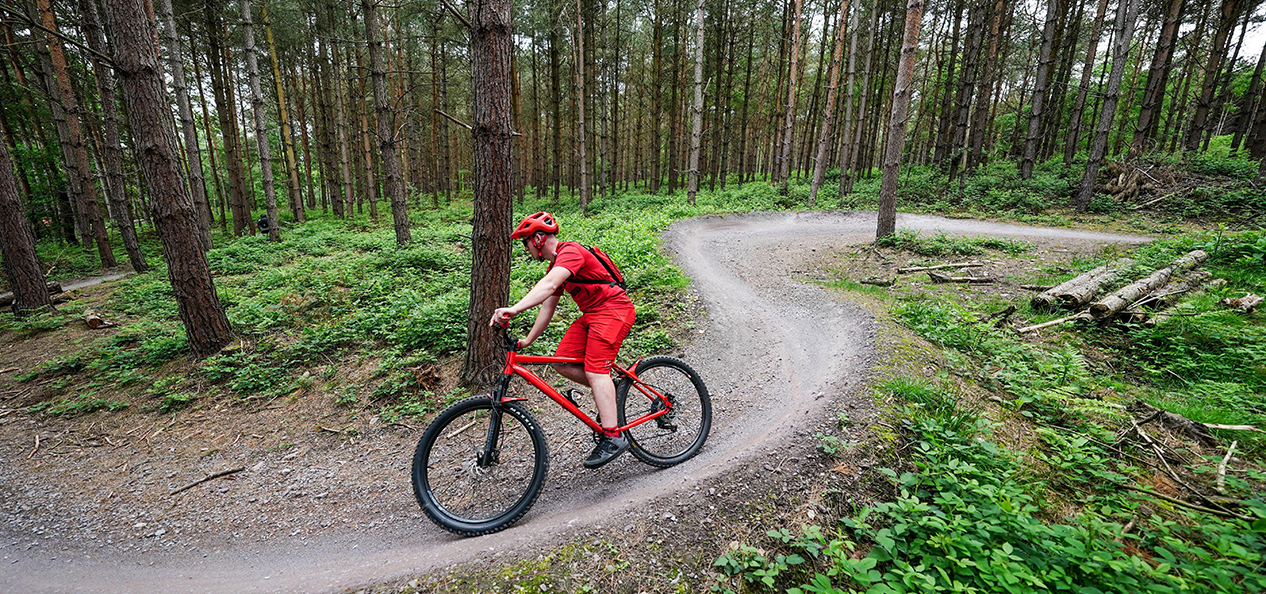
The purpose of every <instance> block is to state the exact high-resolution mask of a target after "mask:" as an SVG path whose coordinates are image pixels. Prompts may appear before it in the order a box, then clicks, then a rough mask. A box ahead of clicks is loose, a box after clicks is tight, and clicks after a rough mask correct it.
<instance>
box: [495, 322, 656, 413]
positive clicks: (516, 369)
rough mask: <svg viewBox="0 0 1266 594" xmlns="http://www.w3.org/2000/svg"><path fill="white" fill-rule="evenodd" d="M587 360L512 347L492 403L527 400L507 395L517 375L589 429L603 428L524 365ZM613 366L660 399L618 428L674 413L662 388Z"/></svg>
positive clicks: (653, 398)
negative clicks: (533, 353)
mask: <svg viewBox="0 0 1266 594" xmlns="http://www.w3.org/2000/svg"><path fill="white" fill-rule="evenodd" d="M511 341H514V342H513V343H512V342H511ZM517 342H518V341H517V340H515V339H513V338H509V337H507V338H506V343H507V346H514V345H517ZM638 361H641V359H638ZM584 362H585V361H584V359H579V358H574V357H543V356H539V355H520V354H519V353H518V352H516V350H515V348H510V349H509V350H508V351H507V352H506V365H505V369H503V370H502V371H501V381H500V382H499V384H498V386H497V392H496V393H495V394H492V395H491V396H492V398H493V402H495V403H497V404H500V403H502V402H514V401H518V400H527V398H517V397H510V396H508V395H507V389H508V388H509V385H510V379H511V378H513V377H514V376H516V375H517V376H519V377H521V378H523V379H525V380H527V382H528V383H530V384H532V385H533V386H535V387H536V389H538V390H540V391H541V392H542V393H544V394H545V395H546V396H548V397H549V399H550V400H553V401H554V402H557V403H558V405H559V406H561V407H563V409H564V410H566V411H567V412H569V413H571V414H572V416H574V417H576V418H577V419H580V422H582V423H584V424H586V425H588V426H589V428H590V429H593V430H594V431H602V425H600V424H598V422H597V421H595V420H593V419H592V418H590V417H589V415H587V414H585V413H584V412H583V411H581V410H580V408H579V407H577V406H576V405H575V404H572V402H571V401H570V400H568V399H567V397H566V396H563V395H562V394H559V393H558V390H555V389H554V386H551V385H549V384H548V383H546V382H545V380H543V379H541V378H540V376H538V375H536V374H535V373H533V372H532V370H531V369H528V368H526V367H524V365H584ZM611 367H612V368H613V369H615V372H616V375H617V376H619V377H626V378H629V379H630V380H632V382H633V386H632V387H634V388H637V390H638V391H639V392H641V393H642V394H643V395H645V396H646V397H647V398H649V399H650V400H658V401H659V402H660V406H656V407H652V412H649V413H647V414H645V415H642V416H640V417H638V418H636V419H633V420H632V421H629V423H628V424H627V425H624V426H621V427H616V430H618V431H626V430H628V429H629V428H632V427H636V426H638V425H641V424H642V423H645V422H647V421H649V420H651V419H654V418H656V417H660V416H663V415H666V414H668V413H669V412H672V409H673V403H672V402H671V401H669V400H668V399H667V398H665V397H664V395H663V394H661V393H660V392H659V390H656V389H655V388H654V387H653V386H650V385H647V384H644V383H642V381H641V380H639V379H638V377H637V375H636V374H634V373H633V372H632V371H630V370H629V369H625V368H623V367H620V365H619V364H617V363H612V365H611ZM632 367H633V368H636V367H637V362H634V363H633V366H632ZM655 409H658V410H655Z"/></svg>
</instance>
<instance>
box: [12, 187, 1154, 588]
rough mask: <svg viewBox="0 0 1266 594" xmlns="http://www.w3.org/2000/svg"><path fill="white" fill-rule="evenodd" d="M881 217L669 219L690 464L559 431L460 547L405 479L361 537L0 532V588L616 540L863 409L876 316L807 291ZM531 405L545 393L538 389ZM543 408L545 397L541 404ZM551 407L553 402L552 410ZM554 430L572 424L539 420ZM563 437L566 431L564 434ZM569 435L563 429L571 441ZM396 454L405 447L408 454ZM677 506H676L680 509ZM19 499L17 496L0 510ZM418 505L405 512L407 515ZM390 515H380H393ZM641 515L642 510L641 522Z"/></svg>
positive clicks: (503, 553)
mask: <svg viewBox="0 0 1266 594" xmlns="http://www.w3.org/2000/svg"><path fill="white" fill-rule="evenodd" d="M875 218H876V217H875V214H874V213H820V212H808V213H772V214H751V215H734V216H725V217H703V218H698V219H692V220H689V221H683V222H681V223H678V224H676V225H674V226H673V227H672V228H671V229H670V230H669V231H668V232H667V233H666V240H667V244H668V246H669V247H670V249H671V250H672V252H673V254H674V255H675V258H676V261H677V263H678V264H679V265H680V266H681V267H682V268H683V269H684V271H685V273H686V275H687V276H689V277H690V278H691V279H693V285H692V287H691V295H692V296H694V297H696V298H697V299H698V302H699V304H700V305H702V307H703V310H704V312H705V315H703V316H701V320H700V323H699V325H698V327H697V328H696V329H695V330H694V331H695V332H696V333H697V334H696V335H695V338H694V339H693V340H692V341H690V343H689V344H687V345H686V346H685V347H683V350H682V351H681V352H679V353H674V354H677V355H679V356H680V357H682V358H683V359H685V360H686V361H688V362H690V363H691V364H692V365H693V366H694V367H695V368H696V369H697V370H698V371H699V372H700V373H701V375H702V376H703V377H704V379H705V380H706V382H707V384H708V388H709V391H710V392H711V395H712V402H713V406H714V413H713V427H712V433H711V436H710V437H709V439H708V442H707V444H706V445H705V446H704V449H703V451H702V452H701V453H700V454H699V455H698V456H696V457H695V458H694V459H692V460H690V461H688V462H686V463H684V464H682V465H679V466H677V467H674V468H669V469H665V470H654V469H651V468H649V467H647V466H644V465H641V464H640V463H638V462H637V461H636V460H635V459H634V458H633V457H632V456H623V457H622V458H621V459H619V460H617V461H615V462H614V463H612V464H610V465H608V466H607V467H605V468H603V469H600V470H599V471H596V472H585V471H582V470H580V468H579V460H580V458H581V457H583V455H584V452H585V451H587V449H588V447H589V444H588V443H585V441H584V439H575V435H577V432H575V431H572V433H571V434H567V433H566V432H565V431H564V430H563V429H558V430H556V431H555V432H552V433H551V435H550V444H549V445H550V452H551V455H552V458H551V465H550V476H549V479H548V482H547V486H546V490H545V491H544V492H543V494H542V495H541V497H540V499H538V501H537V503H536V505H535V507H534V508H533V510H532V511H531V512H529V513H528V515H527V516H525V517H524V518H522V519H521V520H520V521H519V522H518V524H516V525H515V526H514V527H512V528H510V529H508V530H506V531H504V532H501V533H498V534H496V535H492V536H487V537H482V538H457V537H454V536H451V535H449V534H447V533H445V532H442V531H441V530H439V529H438V528H436V527H435V526H434V525H433V524H431V523H430V522H428V521H427V520H426V519H425V518H423V517H422V516H421V514H420V513H416V510H417V507H416V503H414V502H413V499H412V493H411V491H410V487H409V484H408V482H407V481H408V479H407V475H406V476H402V477H401V478H400V480H399V493H398V494H395V493H393V495H392V497H393V499H392V503H391V507H393V510H392V513H394V514H395V515H392V516H390V517H391V518H393V519H390V520H386V519H384V521H383V522H381V523H379V524H378V525H377V526H376V527H373V528H370V529H368V530H364V529H362V530H356V531H350V530H343V531H337V530H333V529H332V530H330V531H329V532H327V533H324V534H321V535H319V538H309V539H308V540H299V539H295V538H288V537H284V536H283V537H277V538H274V539H269V540H262V541H247V542H242V541H235V542H232V543H231V544H230V545H224V544H223V541H221V544H220V545H219V546H204V547H199V548H197V549H196V550H192V551H191V550H181V551H172V552H161V551H160V552H150V553H148V554H145V555H138V554H128V553H125V552H120V551H113V552H110V551H109V550H108V549H106V550H105V552H103V549H91V550H89V549H83V550H76V549H75V548H73V547H63V548H60V549H53V548H50V547H41V546H34V547H33V546H26V547H25V548H24V547H23V546H22V545H23V543H27V542H29V541H35V540H38V539H40V538H42V537H40V536H32V535H30V534H13V533H11V532H10V531H9V529H8V528H7V527H5V526H4V525H0V545H2V546H0V591H3V592H92V593H112V592H129V593H130V592H164V593H168V592H232V593H246V592H334V591H344V590H345V589H347V588H355V587H358V586H362V585H366V584H375V583H381V582H383V581H387V580H393V579H397V578H402V577H407V576H412V575H420V574H425V573H428V572H433V571H436V570H440V569H443V568H445V567H449V566H452V565H455V564H460V563H463V562H469V561H476V560H481V559H485V558H489V559H492V560H496V561H503V560H512V559H515V558H519V557H521V556H528V555H533V556H534V554H535V553H536V552H537V551H539V550H547V549H548V548H549V547H551V546H553V545H555V544H558V543H560V542H564V541H566V540H567V539H569V538H571V537H573V536H574V535H576V534H577V533H578V532H579V531H581V530H585V531H598V532H601V531H618V530H621V529H627V528H629V526H628V523H629V522H630V521H636V520H631V519H630V518H633V517H636V516H637V515H638V513H639V511H644V510H646V509H648V508H650V507H651V504H652V503H653V504H654V505H655V507H656V509H663V508H664V506H665V505H669V504H671V505H692V504H691V503H683V502H686V501H687V498H688V496H689V495H691V494H692V493H694V492H695V490H696V489H698V488H699V486H700V485H702V484H704V482H705V481H706V482H707V483H709V484H711V483H716V482H717V481H722V482H723V481H725V480H726V478H727V477H726V475H727V474H730V473H732V472H733V471H734V469H735V468H736V465H744V464H759V463H760V460H761V459H763V458H764V457H765V456H767V455H768V452H770V451H778V450H779V449H780V448H783V447H785V444H787V443H789V442H790V441H791V440H792V438H793V437H794V436H795V435H796V434H798V433H804V432H808V431H810V430H811V429H812V428H815V427H816V426H817V425H818V424H820V423H821V422H822V421H823V419H824V418H825V414H824V413H825V411H826V410H827V409H826V405H827V404H828V403H833V404H836V405H839V404H847V405H851V406H852V407H854V408H855V409H859V413H860V414H859V415H858V416H859V417H862V418H864V417H865V416H868V413H867V410H868V409H870V408H871V407H872V406H873V405H872V404H871V403H870V401H869V399H868V398H866V397H864V396H862V395H860V394H858V390H857V389H856V388H857V387H858V386H859V385H860V384H861V383H862V381H863V380H864V379H865V377H866V375H867V374H868V372H869V370H870V369H871V368H872V367H873V365H874V363H875V356H876V355H875V350H874V345H875V329H874V322H873V320H872V319H871V317H870V316H869V314H867V313H866V312H865V311H863V310H862V309H861V308H859V307H856V306H853V305H851V304H849V303H847V302H844V301H842V300H840V299H839V297H838V296H836V295H835V294H832V293H831V292H829V291H827V290H824V289H822V288H819V287H818V286H816V285H814V284H811V283H809V282H806V281H805V280H804V277H805V276H806V273H805V272H803V271H804V270H806V268H805V264H804V262H805V261H806V260H811V259H813V258H814V257H816V255H817V254H815V252H817V253H818V254H825V253H826V252H827V251H829V250H832V249H835V248H841V247H843V246H846V245H850V244H856V243H861V242H866V241H870V240H872V239H873V238H874V229H875ZM898 226H899V228H902V229H913V230H918V231H922V232H924V233H930V232H935V231H938V230H939V231H944V232H947V233H951V234H980V235H998V236H1007V237H1015V238H1018V239H1025V238H1045V239H1060V240H1068V241H1076V242H1082V243H1113V242H1119V243H1141V242H1144V241H1147V238H1144V237H1139V236H1126V235H1113V234H1105V233H1092V232H1082V231H1073V230H1067V229H1042V228H1032V227H1023V226H1016V225H1004V224H994V223H982V222H977V221H965V220H951V219H944V218H939V217H930V216H908V215H906V216H901V217H899V219H898ZM538 398H540V397H539V396H538ZM540 399H541V400H544V399H543V398H540ZM542 408H549V409H553V408H556V407H553V406H552V405H551V404H550V403H548V402H544V403H543V406H542ZM538 418H539V419H540V420H541V421H542V423H543V424H544V425H545V426H547V427H555V426H567V427H571V428H572V429H574V426H575V425H577V423H575V421H574V420H566V419H562V418H554V417H549V416H548V414H547V413H542V414H541V415H538ZM569 430H570V429H569ZM569 435H570V436H569ZM399 456H400V458H401V459H402V460H405V459H409V458H410V457H411V456H412V451H411V450H408V451H400V452H399ZM675 498H679V499H678V501H674V499H675ZM6 503H9V504H11V503H12V502H6ZM410 506H412V511H413V512H414V513H412V514H411V515H410V514H408V513H401V512H398V510H403V509H408V508H409V507H410ZM387 517H388V516H387V512H386V511H384V518H387ZM644 518H645V516H643V519H644Z"/></svg>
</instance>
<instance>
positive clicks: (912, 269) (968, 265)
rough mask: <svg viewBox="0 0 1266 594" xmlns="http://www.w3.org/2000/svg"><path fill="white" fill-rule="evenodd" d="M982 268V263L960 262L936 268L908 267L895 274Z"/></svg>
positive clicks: (899, 269)
mask: <svg viewBox="0 0 1266 594" xmlns="http://www.w3.org/2000/svg"><path fill="white" fill-rule="evenodd" d="M980 266H984V263H982V262H960V263H958V264H937V265H936V266H909V267H906V268H898V269H897V272H900V273H901V274H905V273H907V272H926V271H928V270H944V269H946V268H977V267H980Z"/></svg>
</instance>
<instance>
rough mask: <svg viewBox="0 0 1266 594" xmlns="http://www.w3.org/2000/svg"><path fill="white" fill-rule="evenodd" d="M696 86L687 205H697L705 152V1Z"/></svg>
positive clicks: (698, 19) (698, 29)
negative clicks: (700, 164) (701, 164)
mask: <svg viewBox="0 0 1266 594" xmlns="http://www.w3.org/2000/svg"><path fill="white" fill-rule="evenodd" d="M694 62H695V84H694V102H693V103H691V108H690V169H689V174H690V179H689V180H688V181H687V183H686V203H687V204H689V205H691V206H694V205H695V194H696V193H698V192H699V153H700V151H702V150H703V0H698V2H697V3H696V4H695V59H694Z"/></svg>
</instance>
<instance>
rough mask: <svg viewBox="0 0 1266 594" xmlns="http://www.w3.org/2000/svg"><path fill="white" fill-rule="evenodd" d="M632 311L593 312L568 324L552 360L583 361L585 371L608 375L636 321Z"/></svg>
mask: <svg viewBox="0 0 1266 594" xmlns="http://www.w3.org/2000/svg"><path fill="white" fill-rule="evenodd" d="M636 317H637V316H636V314H635V313H634V311H633V308H627V309H611V310H605V311H595V312H592V313H587V314H584V315H582V316H580V319H578V320H576V321H575V322H572V323H571V326H570V327H568V328H567V333H566V334H564V335H563V339H562V340H561V341H559V343H558V350H557V351H555V352H554V356H555V357H575V358H581V357H583V358H584V359H585V371H587V372H589V373H610V372H611V364H612V363H614V362H615V356H616V354H617V353H619V352H620V345H621V344H623V343H624V337H625V336H628V334H629V329H630V328H632V327H633V320H634V319H635V318H636Z"/></svg>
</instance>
